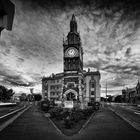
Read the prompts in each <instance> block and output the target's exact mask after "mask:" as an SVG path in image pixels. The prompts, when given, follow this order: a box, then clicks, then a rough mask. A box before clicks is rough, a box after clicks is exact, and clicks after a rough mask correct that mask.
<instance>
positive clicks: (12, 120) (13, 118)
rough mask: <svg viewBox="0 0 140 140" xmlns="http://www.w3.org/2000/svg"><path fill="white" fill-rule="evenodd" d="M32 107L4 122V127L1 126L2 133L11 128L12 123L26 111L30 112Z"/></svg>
mask: <svg viewBox="0 0 140 140" xmlns="http://www.w3.org/2000/svg"><path fill="white" fill-rule="evenodd" d="M30 107H31V106H28V107H27V108H25V109H24V110H22V111H21V112H18V114H17V115H15V116H13V117H12V118H10V119H9V120H8V121H6V122H4V123H3V124H2V125H0V132H1V131H2V130H3V129H5V128H6V127H7V126H9V125H10V124H11V123H13V122H14V121H15V120H16V119H17V118H18V117H19V116H20V115H22V114H23V113H24V112H25V111H26V110H28V109H29V108H30Z"/></svg>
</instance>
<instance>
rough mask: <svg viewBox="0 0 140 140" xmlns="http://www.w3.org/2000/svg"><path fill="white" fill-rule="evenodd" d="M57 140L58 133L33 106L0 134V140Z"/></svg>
mask: <svg viewBox="0 0 140 140" xmlns="http://www.w3.org/2000/svg"><path fill="white" fill-rule="evenodd" d="M56 138H57V140H59V139H61V137H58V132H57V131H56V129H55V128H54V127H53V126H52V124H51V123H50V122H49V120H48V119H46V118H45V117H44V116H43V115H42V114H41V113H40V112H39V111H38V109H37V107H36V106H35V105H33V106H32V107H31V108H30V109H29V110H27V111H26V112H25V113H24V114H23V115H21V116H20V117H19V118H17V120H15V121H14V122H13V123H12V124H11V125H10V126H8V127H7V128H5V129H4V130H3V131H2V132H1V133H0V139H1V140H11V139H12V140H56Z"/></svg>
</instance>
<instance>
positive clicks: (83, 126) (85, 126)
mask: <svg viewBox="0 0 140 140" xmlns="http://www.w3.org/2000/svg"><path fill="white" fill-rule="evenodd" d="M95 114H96V111H95V112H93V113H92V115H91V116H90V118H89V119H88V120H87V121H86V123H85V124H84V125H83V126H82V128H81V129H80V130H79V132H78V134H80V133H81V131H82V130H83V129H84V128H85V127H86V126H87V125H88V123H89V122H90V120H91V119H92V117H93V116H94V115H95Z"/></svg>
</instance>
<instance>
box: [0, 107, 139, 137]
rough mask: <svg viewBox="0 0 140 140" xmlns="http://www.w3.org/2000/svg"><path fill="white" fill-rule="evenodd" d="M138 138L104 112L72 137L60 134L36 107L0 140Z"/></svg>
mask: <svg viewBox="0 0 140 140" xmlns="http://www.w3.org/2000/svg"><path fill="white" fill-rule="evenodd" d="M139 138H140V132H138V131H137V130H135V129H134V128H132V127H131V126H130V125H129V124H127V123H126V122H124V121H123V120H122V119H121V118H119V117H118V116H116V115H115V114H114V113H113V112H112V111H110V110H108V109H107V108H103V109H101V110H100V111H98V112H97V113H96V115H95V116H94V117H93V118H92V119H91V121H90V123H89V124H88V125H87V127H86V128H85V129H83V130H82V131H81V132H80V134H77V135H74V136H72V137H67V136H63V135H61V134H59V133H58V132H57V131H56V129H55V128H54V126H53V125H52V124H51V123H50V122H49V120H48V119H47V118H45V117H44V116H43V115H42V114H41V113H40V112H38V110H37V108H36V107H35V106H32V107H31V108H30V109H29V110H28V111H26V112H25V113H24V114H23V115H22V116H20V117H19V118H18V119H17V120H15V121H14V122H13V123H12V124H11V125H10V126H9V127H7V128H6V129H4V130H3V131H2V132H0V140H137V139H139Z"/></svg>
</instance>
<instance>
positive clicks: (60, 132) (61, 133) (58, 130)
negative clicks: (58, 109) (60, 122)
mask: <svg viewBox="0 0 140 140" xmlns="http://www.w3.org/2000/svg"><path fill="white" fill-rule="evenodd" d="M48 119H49V121H50V123H51V124H52V125H53V126H54V128H55V129H56V131H57V132H59V134H60V135H63V136H66V135H65V134H64V133H63V132H62V131H61V130H60V129H59V128H58V127H57V126H56V125H55V123H54V122H53V121H52V120H51V119H50V118H48Z"/></svg>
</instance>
